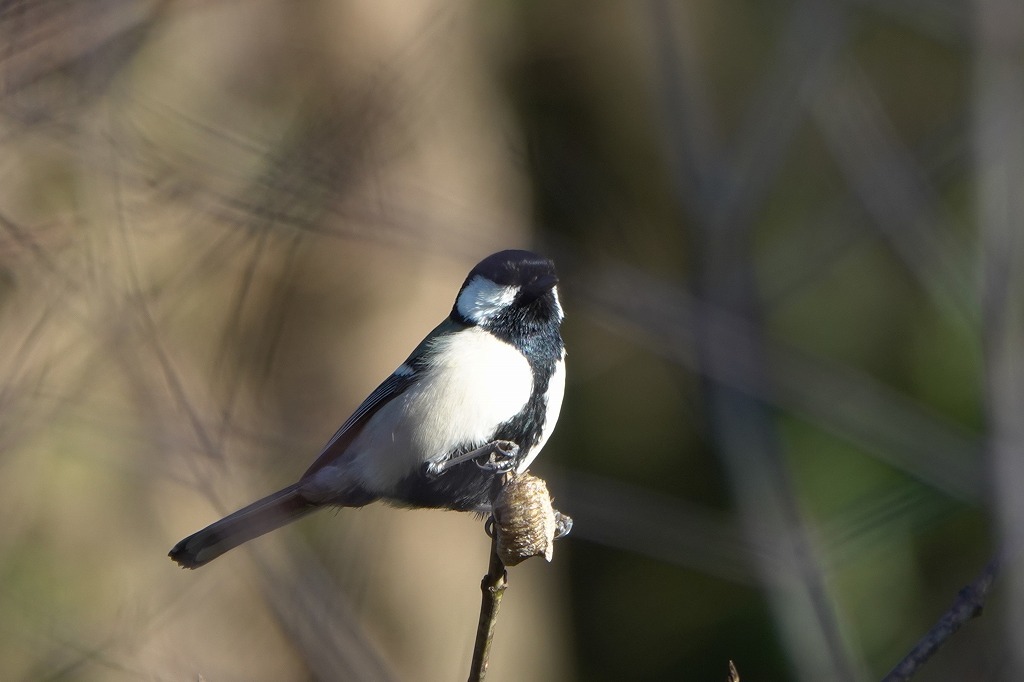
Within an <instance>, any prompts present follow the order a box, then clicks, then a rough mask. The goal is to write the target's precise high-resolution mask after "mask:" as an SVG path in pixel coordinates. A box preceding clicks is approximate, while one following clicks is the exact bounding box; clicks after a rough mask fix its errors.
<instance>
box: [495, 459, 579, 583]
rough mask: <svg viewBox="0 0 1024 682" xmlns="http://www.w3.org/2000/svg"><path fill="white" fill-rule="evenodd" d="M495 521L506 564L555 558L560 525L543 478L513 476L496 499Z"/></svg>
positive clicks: (499, 548) (502, 555) (513, 564)
mask: <svg viewBox="0 0 1024 682" xmlns="http://www.w3.org/2000/svg"><path fill="white" fill-rule="evenodd" d="M494 522H495V523H494V526H495V528H494V532H495V533H496V537H497V543H498V556H499V557H501V561H502V563H504V564H505V565H506V566H515V565H516V564H518V563H520V562H522V561H524V560H526V559H529V558H530V557H532V556H543V557H544V558H545V559H547V560H548V561H551V548H552V544H553V542H554V539H555V532H556V530H557V524H556V520H555V510H554V509H553V508H552V506H551V495H549V494H548V486H547V484H546V483H544V481H543V480H542V479H540V478H537V477H536V476H534V475H532V474H529V473H525V474H520V475H518V476H512V477H510V478H509V481H508V483H506V484H505V486H504V487H503V488H502V490H501V492H500V493H498V497H497V498H495V500H494ZM570 523H571V522H570Z"/></svg>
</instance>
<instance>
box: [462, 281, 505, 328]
mask: <svg viewBox="0 0 1024 682" xmlns="http://www.w3.org/2000/svg"><path fill="white" fill-rule="evenodd" d="M518 293H519V287H513V286H502V285H500V284H495V283H494V282H492V281H490V280H489V279H487V278H485V277H481V276H479V275H477V276H476V277H474V278H473V279H472V280H471V281H470V282H469V284H467V285H466V287H465V288H464V289H463V290H462V293H460V294H459V300H458V301H457V302H456V304H455V308H456V310H458V311H459V314H460V315H462V316H463V317H464V318H466V319H467V320H470V321H472V322H475V323H477V324H480V323H482V322H485V321H487V320H488V319H490V318H492V317H494V316H495V315H497V314H498V313H499V312H501V311H502V310H503V309H505V308H507V307H508V306H509V305H511V304H512V303H513V302H514V301H515V300H516V295H517V294H518Z"/></svg>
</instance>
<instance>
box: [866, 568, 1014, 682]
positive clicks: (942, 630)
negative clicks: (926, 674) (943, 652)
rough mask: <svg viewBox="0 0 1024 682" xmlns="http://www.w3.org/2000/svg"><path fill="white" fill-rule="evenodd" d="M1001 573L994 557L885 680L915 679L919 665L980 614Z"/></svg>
mask: <svg viewBox="0 0 1024 682" xmlns="http://www.w3.org/2000/svg"><path fill="white" fill-rule="evenodd" d="M998 573H999V558H998V557H995V558H993V559H992V560H991V561H989V562H988V565H987V566H985V570H983V571H982V572H981V575H979V576H978V577H977V578H975V579H974V581H973V582H971V583H970V584H969V585H967V587H965V588H963V589H962V590H960V592H959V593H958V594H957V595H956V599H955V600H953V605H952V606H950V607H949V610H948V611H946V612H945V613H944V614H942V618H940V619H939V621H938V622H937V623H936V624H935V625H934V626H932V629H931V630H929V631H928V632H926V633H925V635H924V637H922V638H921V639H920V640H918V642H917V644H916V645H914V648H913V649H911V650H910V653H908V654H907V655H906V656H904V658H903V660H902V661H900V662H899V663H898V664H896V667H894V668H893V669H892V670H890V671H889V674H888V675H886V676H885V677H884V678H883V679H882V682H905V680H909V679H910V678H912V677H913V676H914V675H915V674H916V673H917V670H918V668H920V667H921V666H922V665H924V664H925V662H926V661H927V660H928V659H929V658H931V657H932V655H934V654H935V652H936V651H938V650H939V647H940V646H942V645H943V644H945V642H946V640H947V639H949V638H950V637H952V636H953V634H954V633H955V632H956V631H957V630H959V629H960V626H961V625H963V624H964V623H966V622H967V621H969V620H971V619H972V618H976V617H978V616H980V615H981V610H982V608H983V607H984V606H985V598H986V597H987V596H988V592H989V590H990V589H991V588H992V583H993V582H994V581H995V579H996V575H997V574H998Z"/></svg>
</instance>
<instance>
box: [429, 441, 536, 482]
mask: <svg viewBox="0 0 1024 682" xmlns="http://www.w3.org/2000/svg"><path fill="white" fill-rule="evenodd" d="M469 461H472V462H473V463H474V464H476V465H477V466H478V467H480V468H481V469H483V470H484V471H486V472H487V473H493V474H507V473H508V472H510V471H514V470H515V469H516V467H518V466H519V446H518V445H517V444H516V443H513V442H512V441H510V440H496V441H493V442H491V443H488V444H487V445H484V446H482V447H479V448H477V449H476V450H471V451H469V452H467V453H465V454H462V455H457V456H455V457H450V458H448V459H443V460H440V461H437V462H427V464H426V468H425V472H426V474H427V476H428V477H429V478H437V477H438V476H441V475H442V474H444V473H445V472H446V471H448V470H449V469H451V468H453V467H456V466H458V465H459V464H462V463H464V462H469Z"/></svg>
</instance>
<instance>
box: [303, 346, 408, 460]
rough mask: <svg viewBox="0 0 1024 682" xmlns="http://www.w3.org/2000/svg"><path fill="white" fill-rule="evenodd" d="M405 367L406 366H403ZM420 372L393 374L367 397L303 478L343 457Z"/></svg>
mask: <svg viewBox="0 0 1024 682" xmlns="http://www.w3.org/2000/svg"><path fill="white" fill-rule="evenodd" d="M403 366H404V365H403ZM418 374H419V373H418V372H415V371H413V372H411V373H409V374H392V375H391V376H389V377H388V378H387V379H385V380H384V381H383V382H382V383H381V385H380V386H378V387H377V388H375V389H374V391H373V393H371V394H370V395H369V396H367V398H366V400H364V401H363V402H362V403H361V404H360V405H359V407H357V408H356V411H355V412H353V413H352V416H351V417H349V418H348V419H346V420H345V423H344V424H342V425H341V428H339V429H338V430H337V431H336V432H335V433H334V435H333V436H331V439H330V440H329V441H327V445H325V446H324V448H323V450H321V451H320V456H319V457H317V458H316V461H315V462H313V465H312V466H310V467H309V469H308V470H307V471H306V473H305V474H303V477H305V476H309V475H310V474H312V473H313V472H315V471H318V470H320V469H322V468H323V467H325V466H327V465H328V464H331V463H332V462H335V461H336V460H337V459H338V458H340V457H342V456H343V455H344V453H345V451H346V450H347V449H348V446H349V444H350V443H351V442H352V441H353V440H354V439H355V437H356V436H358V435H359V432H360V431H362V430H363V426H365V425H366V422H368V421H370V419H371V418H372V417H373V415H374V414H376V413H377V410H379V409H380V408H382V407H384V405H386V404H388V403H389V402H390V401H392V400H394V399H395V398H396V397H398V396H400V395H401V394H402V393H404V392H405V390H406V389H408V388H409V387H410V386H412V385H413V384H415V383H416V381H417V379H418Z"/></svg>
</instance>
